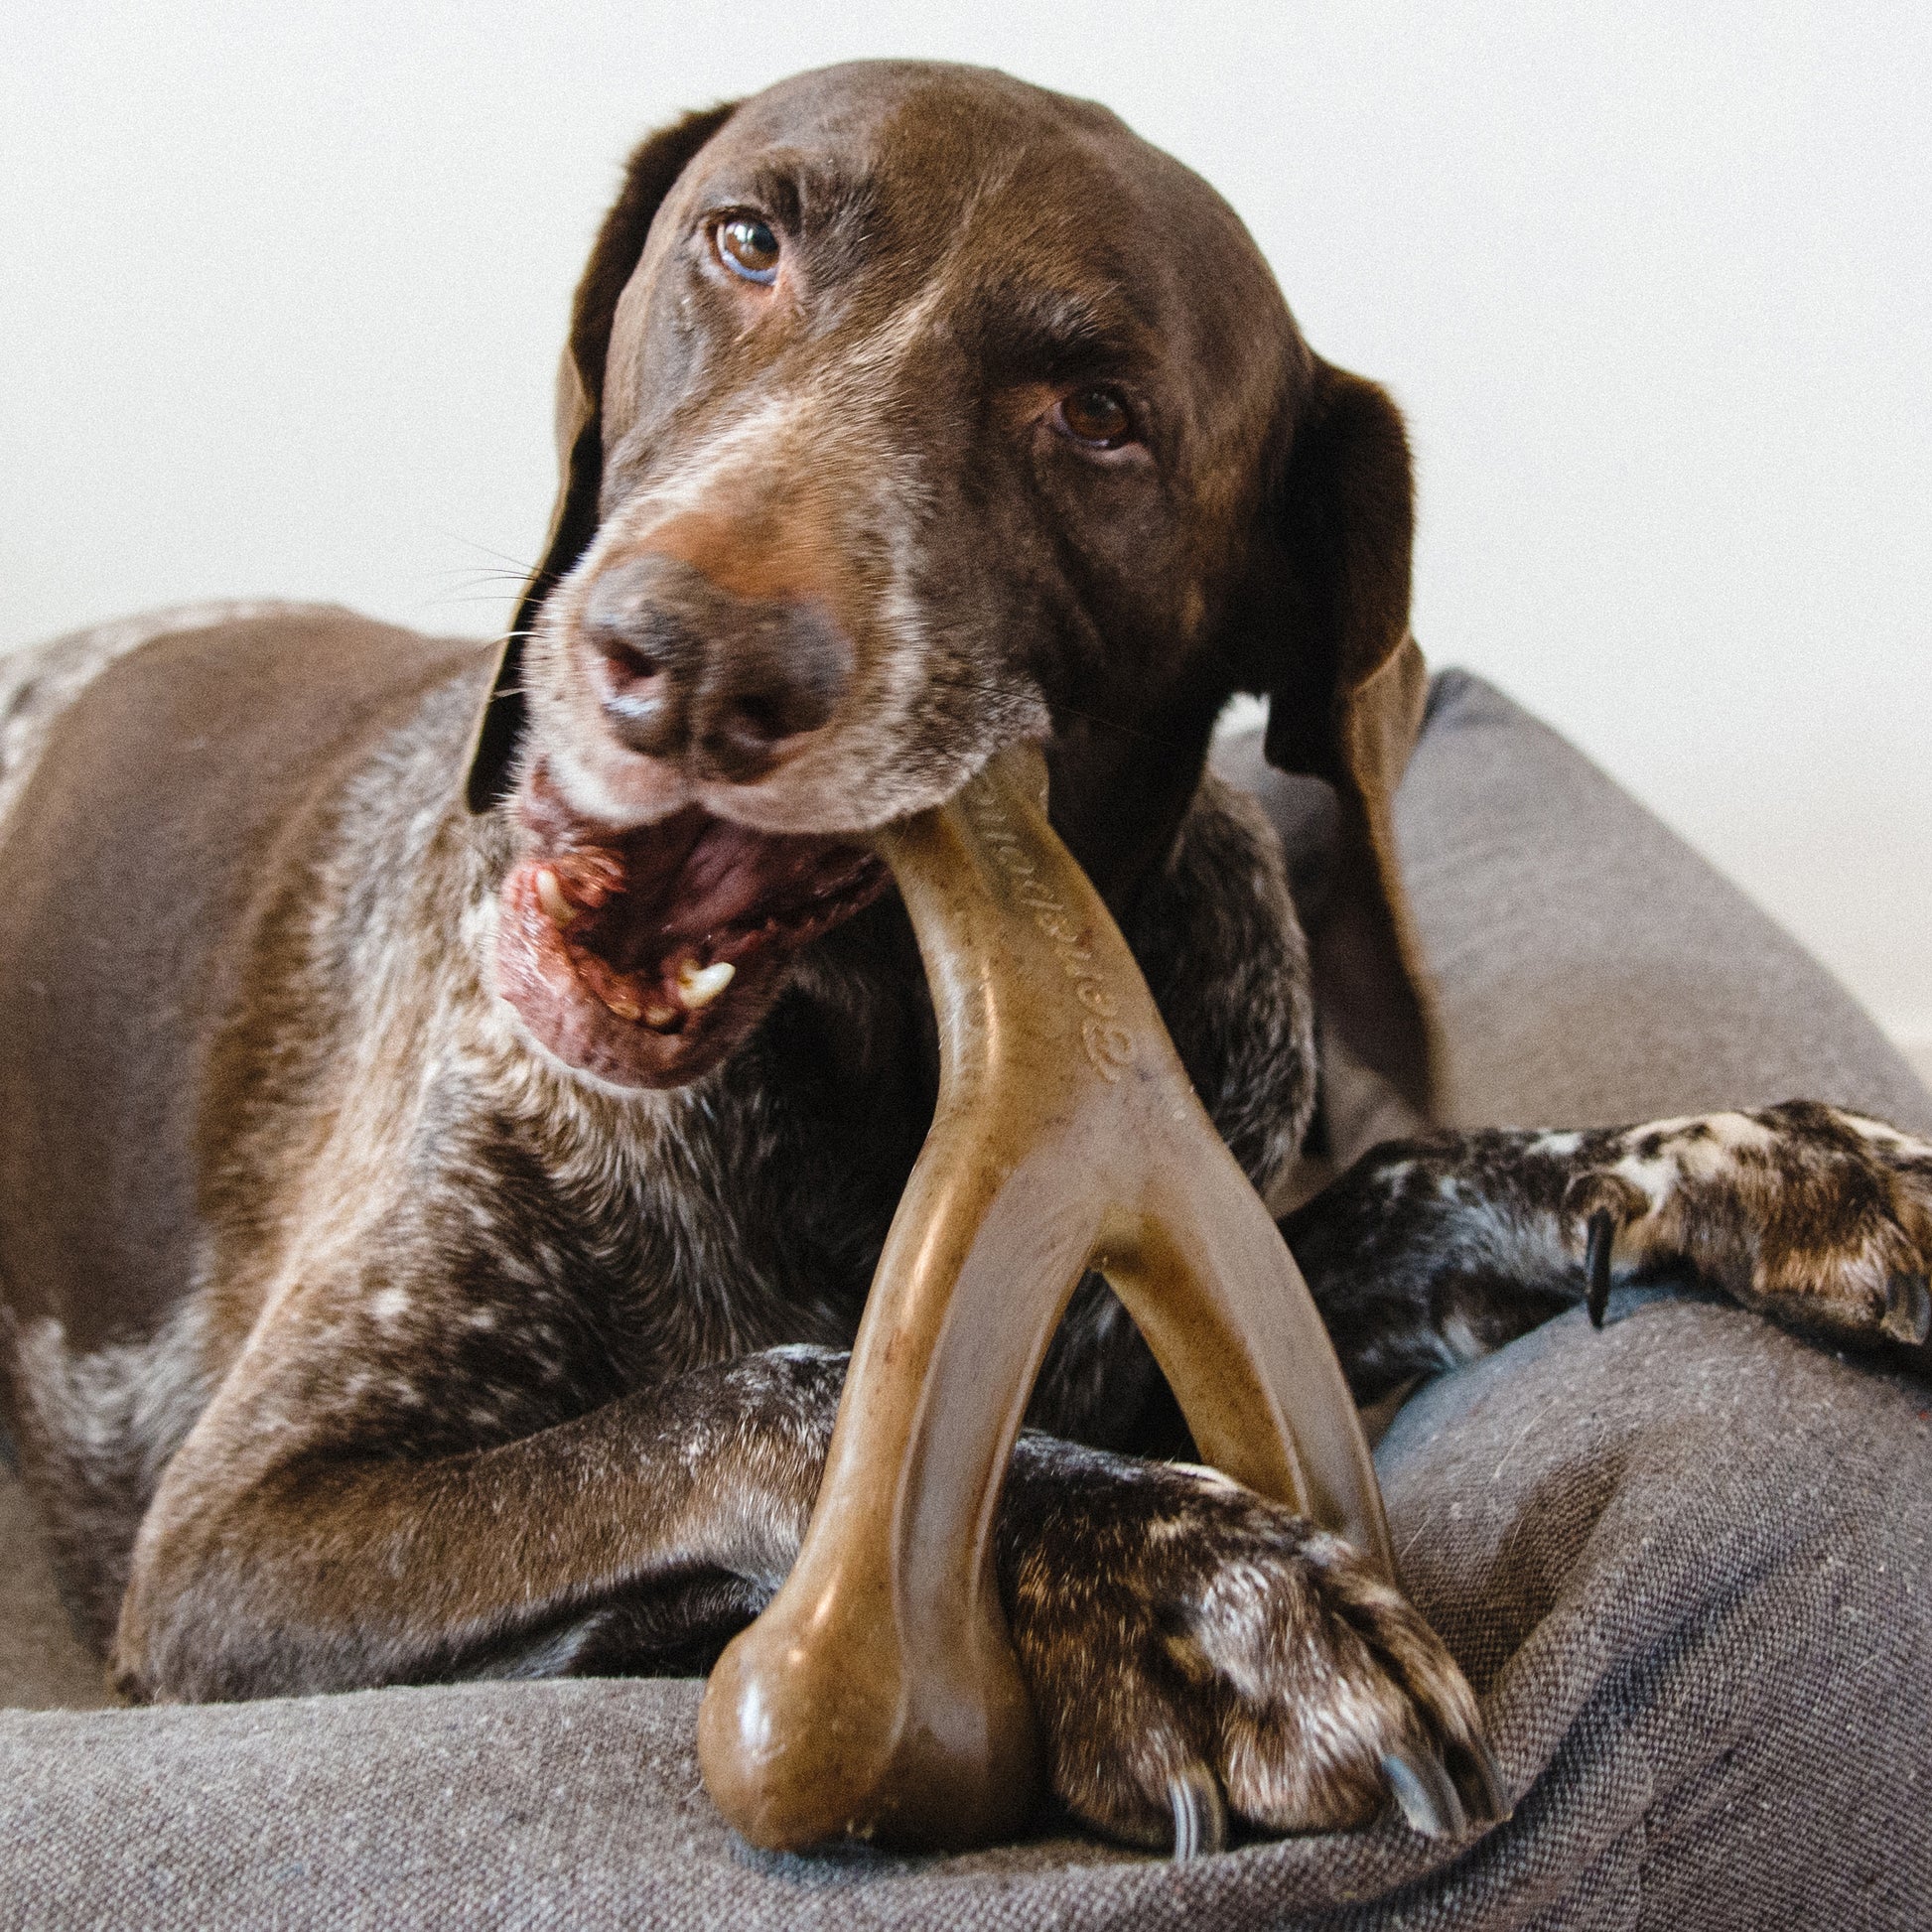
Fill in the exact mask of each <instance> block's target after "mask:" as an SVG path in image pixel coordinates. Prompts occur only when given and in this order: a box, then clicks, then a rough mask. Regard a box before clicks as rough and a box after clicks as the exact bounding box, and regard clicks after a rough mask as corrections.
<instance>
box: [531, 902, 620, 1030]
mask: <svg viewBox="0 0 1932 1932" xmlns="http://www.w3.org/2000/svg"><path fill="white" fill-rule="evenodd" d="M537 903H538V904H539V905H541V906H542V907H543V911H544V916H545V917H546V918H547V919H548V920H549V921H550V923H551V924H552V925H560V926H562V925H568V924H569V923H570V922H571V920H572V919H574V918H575V917H576V916H577V907H576V906H574V905H573V904H571V902H570V900H569V899H567V898H566V897H564V889H563V887H562V886H561V885H560V884H559V883H558V879H557V875H556V874H555V873H554V872H552V871H551V870H550V868H549V867H548V866H544V867H542V868H540V869H539V871H538V873H537ZM612 1010H613V1011H614V1012H615V1011H616V1009H615V1008H613V1009H612Z"/></svg>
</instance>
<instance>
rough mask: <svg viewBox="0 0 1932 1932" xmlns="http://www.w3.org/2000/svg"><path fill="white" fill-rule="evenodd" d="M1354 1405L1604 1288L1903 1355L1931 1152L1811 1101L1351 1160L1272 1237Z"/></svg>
mask: <svg viewBox="0 0 1932 1932" xmlns="http://www.w3.org/2000/svg"><path fill="white" fill-rule="evenodd" d="M1282 1231H1283V1233H1284V1234H1285V1235H1286V1236H1287V1237H1288V1241H1289V1245H1290V1246H1291V1247H1292V1248H1293V1249H1294V1251H1295V1255H1296V1259H1297V1260H1298V1261H1300V1262H1301V1264H1302V1268H1303V1270H1304V1272H1305V1273H1306V1274H1307V1276H1308V1278H1309V1283H1310V1286H1311V1289H1312V1290H1313V1292H1314V1296H1315V1300H1316V1302H1317V1304H1318V1305H1319V1307H1320V1309H1321V1311H1322V1315H1323V1317H1324V1318H1325V1319H1326V1321H1327V1323H1328V1327H1329V1331H1330V1332H1331V1334H1332V1335H1333V1336H1334V1339H1335V1345H1336V1347H1337V1348H1338V1349H1339V1350H1340V1352H1341V1357H1342V1365H1343V1367H1344V1368H1345V1369H1346V1371H1347V1373H1348V1377H1349V1381H1350V1384H1351V1386H1352V1387H1353V1388H1354V1390H1355V1393H1356V1395H1357V1397H1358V1398H1359V1399H1361V1400H1363V1401H1370V1400H1373V1399H1374V1398H1376V1397H1377V1396H1380V1395H1382V1394H1384V1393H1386V1392H1387V1391H1388V1390H1390V1389H1391V1388H1394V1387H1395V1386H1397V1385H1398V1384H1400V1383H1401V1382H1403V1381H1404V1380H1406V1379H1407V1378H1409V1377H1411V1376H1414V1375H1417V1374H1423V1373H1429V1372H1432V1371H1434V1370H1437V1369H1441V1368H1444V1367H1448V1366H1449V1365H1451V1364H1453V1363H1455V1362H1458V1361H1465V1360H1468V1359H1470V1358H1472V1357H1474V1356H1476V1355H1480V1354H1483V1353H1486V1352H1487V1351H1488V1350H1490V1349H1492V1348H1497V1347H1500V1346H1501V1345H1502V1344H1503V1343H1504V1342H1507V1341H1509V1340H1511V1339H1513V1338H1514V1337H1515V1336H1517V1335H1519V1334H1522V1333H1523V1332H1525V1331H1526V1330H1528V1329H1529V1328H1532V1327H1534V1326H1536V1324H1537V1323H1538V1322H1540V1321H1543V1320H1546V1319H1547V1318H1548V1317H1549V1316H1550V1315H1552V1314H1555V1313H1557V1312H1558V1311H1561V1310H1563V1309H1565V1308H1569V1307H1574V1306H1575V1305H1577V1304H1578V1303H1587V1304H1588V1305H1589V1307H1590V1310H1591V1313H1592V1315H1593V1316H1596V1317H1597V1318H1599V1319H1600V1316H1601V1312H1602V1299H1603V1297H1604V1295H1605V1294H1607V1292H1608V1288H1609V1286H1610V1284H1611V1283H1612V1282H1616V1283H1626V1282H1634V1281H1640V1280H1661V1279H1669V1278H1670V1277H1672V1276H1673V1275H1678V1276H1683V1275H1690V1276H1694V1277H1696V1278H1697V1279H1699V1280H1701V1281H1704V1282H1706V1283H1708V1284H1710V1285H1711V1286H1713V1287H1716V1288H1719V1289H1722V1290H1723V1291H1724V1292H1725V1293H1726V1294H1729V1295H1731V1296H1733V1297H1735V1299H1736V1300H1738V1301H1739V1302H1742V1303H1743V1304H1744V1305H1745V1306H1747V1307H1749V1308H1753V1309H1757V1310H1759V1311H1762V1312H1763V1313H1765V1314H1768V1315H1771V1316H1773V1317H1775V1318H1776V1319H1778V1320H1780V1321H1783V1322H1787V1323H1789V1324H1790V1325H1792V1326H1794V1327H1799V1328H1806V1329H1811V1330H1816V1331H1819V1332H1823V1333H1828V1334H1832V1335H1835V1336H1842V1337H1845V1338H1847V1339H1851V1340H1857V1341H1871V1342H1878V1341H1887V1340H1888V1341H1890V1342H1894V1343H1900V1344H1904V1345H1905V1346H1907V1347H1911V1348H1919V1347H1922V1346H1923V1345H1924V1344H1925V1343H1926V1341H1927V1339H1928V1334H1929V1333H1932V1294H1929V1293H1928V1290H1927V1272H1928V1269H1929V1268H1932V1143H1928V1142H1925V1141H1922V1140H1916V1139H1914V1138H1913V1137H1911V1136H1910V1135H1906V1134H1901V1133H1899V1132H1898V1131H1897V1130H1896V1129H1895V1128H1891V1127H1888V1126H1886V1125H1885V1124H1884V1123H1882V1122H1880V1121H1874V1120H1868V1119H1865V1118H1863V1116H1861V1115H1858V1114H1853V1113H1848V1112H1846V1111H1844V1110H1843V1109H1841V1108H1837V1107H1829V1106H1825V1105H1822V1104H1820V1103H1818V1102H1815V1101H1787V1102H1785V1103H1783V1104H1782V1105H1780V1106H1776V1107H1765V1108H1761V1109H1758V1110H1756V1111H1754V1112H1749V1113H1720V1114H1706V1115H1700V1116H1697V1117H1695V1118H1688V1119H1683V1120H1663V1121H1652V1122H1648V1123H1646V1124H1643V1125H1640V1126H1635V1127H1625V1128H1592V1129H1588V1130H1585V1131H1582V1132H1576V1133H1529V1132H1518V1131H1500V1132H1490V1133H1476V1134H1441V1135H1432V1136H1429V1137H1427V1138H1422V1139H1417V1140H1411V1141H1394V1142H1390V1143H1388V1144H1387V1145H1385V1146H1382V1147H1379V1148H1375V1149H1372V1150H1371V1151H1370V1152H1369V1153H1368V1154H1366V1155H1364V1156H1363V1157H1362V1159H1361V1160H1360V1161H1358V1162H1357V1163H1356V1164H1355V1165H1354V1167H1352V1168H1350V1169H1349V1170H1348V1171H1347V1173H1343V1174H1342V1175H1340V1176H1339V1177H1338V1178H1337V1179H1336V1180H1335V1181H1334V1182H1333V1183H1332V1184H1331V1185H1330V1186H1328V1187H1327V1188H1325V1189H1324V1190H1323V1191H1322V1192H1321V1193H1320V1194H1317V1195H1316V1196H1315V1197H1314V1198H1313V1199H1312V1200H1311V1201H1309V1202H1308V1203H1307V1204H1306V1205H1304V1206H1303V1207H1301V1208H1298V1209H1297V1210H1296V1212H1295V1213H1293V1214H1291V1215H1290V1216H1288V1218H1287V1219H1286V1220H1285V1221H1284V1222H1283V1223H1282Z"/></svg>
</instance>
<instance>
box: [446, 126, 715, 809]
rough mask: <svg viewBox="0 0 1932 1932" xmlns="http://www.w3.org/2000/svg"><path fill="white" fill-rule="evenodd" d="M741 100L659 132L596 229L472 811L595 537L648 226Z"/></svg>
mask: <svg viewBox="0 0 1932 1932" xmlns="http://www.w3.org/2000/svg"><path fill="white" fill-rule="evenodd" d="M736 105H737V103H736V102H727V103H726V104H725V105H724V106H721V107H708V108H705V109H704V110H703V111H701V112H699V113H694V114H686V115H685V116H684V118H683V119H682V120H679V121H674V122H673V123H672V124H671V125H670V126H669V127H664V128H660V129H658V131H657V132H656V133H655V134H653V135H651V136H650V138H649V139H648V140H646V141H645V142H644V143H643V144H642V146H640V147H639V148H638V149H637V150H636V152H635V153H634V154H632V155H631V157H630V159H629V161H628V162H627V163H626V164H625V166H624V175H623V187H622V190H621V192H620V194H619V196H618V199H617V201H616V203H615V204H614V205H613V207H612V208H611V211H610V213H609V214H607V215H606V216H605V217H604V225H603V226H602V227H601V228H600V229H599V230H598V235H597V245H596V246H595V247H594V248H592V250H591V259H590V262H589V264H588V265H587V266H586V268H585V270H584V276H583V280H582V281H580V282H579V283H578V284H577V295H576V299H575V300H574V301H573V303H572V304H571V311H570V340H569V341H568V342H567V343H566V344H565V345H564V354H563V360H562V362H561V364H560V365H559V367H558V370H557V459H558V463H559V466H560V467H561V470H562V473H563V474H562V479H561V482H560V484H559V487H558V491H557V506H556V508H555V509H554V510H552V511H551V513H550V535H549V538H548V540H547V541H546V543H545V544H544V550H543V559H542V561H541V562H540V563H539V564H538V565H537V567H536V569H535V570H533V571H532V572H531V573H530V576H529V581H528V582H527V583H525V584H524V586H523V595H522V597H521V598H520V599H519V600H518V602H517V606H516V616H515V618H514V619H513V620H512V621H511V622H510V630H509V637H508V639H507V640H506V641H505V643H504V645H503V654H502V657H501V659H500V660H499V662H498V664H497V667H496V679H495V682H494V684H493V685H492V686H491V689H490V693H489V701H488V703H487V704H486V705H485V706H484V707H483V719H482V722H481V723H480V725H479V726H478V729H477V738H476V744H475V747H474V749H473V751H472V753H471V758H470V777H469V783H468V787H467V790H466V796H467V797H468V799H469V802H470V809H471V810H472V811H473V812H481V811H486V810H487V809H488V808H489V807H490V806H491V805H493V804H494V803H495V802H496V800H497V799H499V798H500V797H502V795H503V794H504V793H505V792H506V791H507V790H508V789H509V784H510V774H511V766H512V764H513V762H514V759H515V757H516V747H517V741H518V740H519V739H520V738H521V737H522V735H523V693H522V661H523V640H524V638H525V637H526V636H528V635H529V631H530V626H531V624H533V623H534V622H535V621H536V616H537V613H538V611H539V610H541V609H542V607H543V600H544V599H545V598H546V597H548V596H549V595H550V592H551V591H552V590H553V589H554V588H555V587H556V585H557V582H558V580H559V579H561V578H562V577H563V576H564V574H565V573H566V572H567V571H568V570H569V569H570V567H571V565H573V564H574V563H575V562H576V561H577V560H578V558H579V557H581V556H582V555H583V554H584V552H585V551H586V550H587V549H588V548H589V547H590V541H591V539H592V537H594V536H595V535H596V534H597V506H598V490H599V487H600V485H601V484H602V483H603V478H604V414H603V401H604V363H605V357H606V356H607V354H608V353H609V351H610V347H611V328H612V324H613V323H614V322H615V321H616V318H617V313H618V298H619V297H620V296H621V295H622V293H623V290H624V284H625V283H626V282H628V281H629V280H630V276H631V272H632V270H634V269H635V268H636V266H637V263H638V260H639V258H640V257H641V256H642V254H643V252H644V240H645V237H646V236H647V235H648V234H649V233H650V224H651V221H652V219H653V217H654V216H655V215H656V213H657V210H658V207H660V206H661V205H662V203H663V200H664V197H665V196H666V195H668V194H669V193H670V192H671V185H672V184H673V183H674V182H675V181H676V180H677V178H678V176H679V175H681V174H682V173H683V172H684V169H685V164H686V163H687V162H689V161H690V159H691V157H692V156H693V155H695V154H696V153H697V152H698V150H699V149H700V148H701V147H703V146H704V144H705V143H706V142H707V141H708V140H710V139H711V137H712V136H713V135H714V134H716V133H717V132H718V130H719V129H720V128H721V127H723V126H724V124H725V122H726V121H727V120H729V119H730V118H731V115H732V112H733V110H734V108H735V107H736Z"/></svg>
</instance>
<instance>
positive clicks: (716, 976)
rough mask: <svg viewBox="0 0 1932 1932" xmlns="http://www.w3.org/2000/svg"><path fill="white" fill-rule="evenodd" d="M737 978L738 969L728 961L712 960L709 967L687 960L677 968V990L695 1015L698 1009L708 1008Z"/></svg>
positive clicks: (693, 960)
mask: <svg viewBox="0 0 1932 1932" xmlns="http://www.w3.org/2000/svg"><path fill="white" fill-rule="evenodd" d="M737 977H738V968H737V967H736V966H734V965H733V964H732V963H731V961H730V960H729V959H719V960H714V961H713V962H712V964H711V965H709V966H700V965H699V964H698V962H697V961H696V960H695V959H687V960H686V961H685V962H684V964H683V965H682V966H680V967H679V968H678V973H677V990H678V993H679V994H680V996H681V997H682V998H683V1001H684V1004H685V1005H686V1006H687V1007H689V1008H690V1009H691V1010H692V1011H693V1012H694V1013H695V1012H696V1011H697V1009H698V1008H699V1007H708V1006H709V1005H710V1004H711V1003H712V1001H713V1000H715V999H716V998H717V997H718V996H719V994H721V993H722V992H723V991H724V990H725V988H726V987H728V986H729V985H730V984H731V983H732V981H733V980H734V979H736V978H737Z"/></svg>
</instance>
